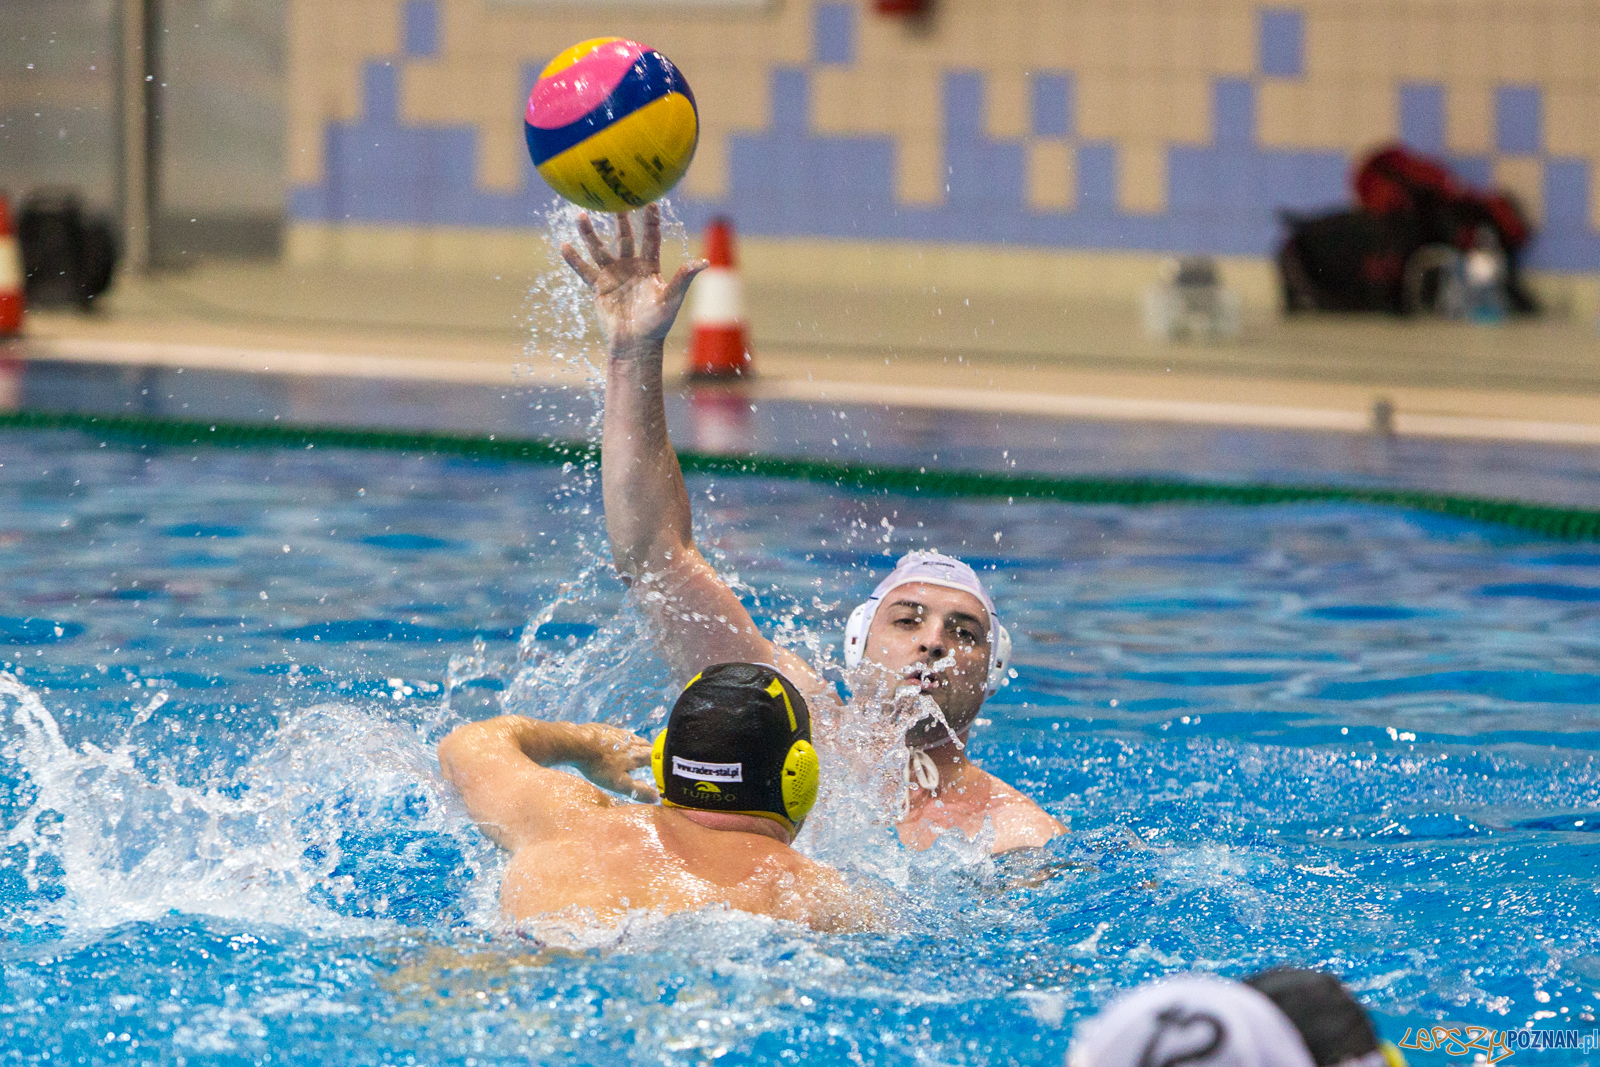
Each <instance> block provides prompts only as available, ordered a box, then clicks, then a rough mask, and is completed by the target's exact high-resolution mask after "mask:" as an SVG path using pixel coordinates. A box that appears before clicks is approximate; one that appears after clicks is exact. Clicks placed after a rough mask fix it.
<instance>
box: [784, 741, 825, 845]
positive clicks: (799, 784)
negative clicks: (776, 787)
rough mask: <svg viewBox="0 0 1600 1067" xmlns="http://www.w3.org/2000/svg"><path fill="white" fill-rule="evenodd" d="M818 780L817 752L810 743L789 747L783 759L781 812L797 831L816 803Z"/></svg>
mask: <svg viewBox="0 0 1600 1067" xmlns="http://www.w3.org/2000/svg"><path fill="white" fill-rule="evenodd" d="M818 778H819V774H818V764H817V750H816V749H814V748H812V747H811V742H809V741H796V742H795V743H794V744H792V745H790V746H789V754H788V755H787V756H785V757H784V758H783V810H784V811H785V812H787V813H788V815H789V821H790V822H792V823H794V825H795V829H797V830H798V829H799V828H800V824H801V823H802V822H805V818H806V815H807V813H809V812H810V811H811V805H813V804H815V803H816V802H817V781H818Z"/></svg>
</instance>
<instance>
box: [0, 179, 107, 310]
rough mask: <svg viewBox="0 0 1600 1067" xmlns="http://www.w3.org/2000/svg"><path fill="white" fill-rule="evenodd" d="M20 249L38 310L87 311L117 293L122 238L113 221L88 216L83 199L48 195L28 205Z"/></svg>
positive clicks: (20, 221) (20, 224)
mask: <svg viewBox="0 0 1600 1067" xmlns="http://www.w3.org/2000/svg"><path fill="white" fill-rule="evenodd" d="M17 243H18V244H20V245H21V246H22V270H23V276H24V278H25V279H26V280H25V282H24V286H25V289H26V291H27V295H28V303H29V305H31V306H33V307H68V306H73V305H76V306H77V307H80V308H83V309H85V310H87V309H88V308H91V307H93V306H94V300H95V298H96V297H98V296H99V295H100V294H101V293H104V292H105V291H106V290H107V289H109V288H110V287H111V278H112V275H113V273H115V271H116V266H117V234H116V230H115V229H114V228H113V227H112V225H111V221H110V220H109V219H107V218H105V217H103V216H100V215H86V214H85V213H84V210H83V203H82V201H81V200H79V199H78V195H77V194H76V193H74V192H71V191H70V190H61V189H46V190H42V191H40V192H36V193H33V194H32V195H30V196H29V197H28V198H27V199H26V200H24V201H23V203H22V210H21V212H20V213H19V214H18V218H17Z"/></svg>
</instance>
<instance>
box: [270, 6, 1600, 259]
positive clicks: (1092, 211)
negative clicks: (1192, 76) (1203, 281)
mask: <svg viewBox="0 0 1600 1067" xmlns="http://www.w3.org/2000/svg"><path fill="white" fill-rule="evenodd" d="M835 9H839V10H838V12H837V13H829V12H830V11H834V10H835ZM405 10H406V15H407V21H406V27H405V30H406V32H405V47H406V52H407V54H408V55H409V54H412V53H416V54H418V55H423V54H431V52H432V51H433V50H436V49H437V48H438V47H439V44H440V42H439V40H438V25H437V9H436V8H435V6H434V4H433V3H432V2H424V3H410V4H408V5H407V7H406V9H405ZM846 16H849V17H848V19H847V18H846ZM854 19H855V15H854V9H853V8H852V7H850V6H849V5H844V4H839V5H824V6H823V7H822V8H819V9H818V11H817V18H816V25H815V42H814V43H815V55H816V57H817V60H818V61H819V62H821V61H826V62H848V61H849V60H850V59H851V58H853V57H854V55H855V49H856V33H857V32H858V27H857V26H856V25H855V22H854ZM1267 26H1268V23H1267V22H1266V20H1263V23H1262V37H1263V52H1262V57H1261V60H1262V66H1263V68H1264V69H1266V70H1273V69H1276V70H1285V71H1286V70H1288V69H1289V68H1288V67H1287V66H1281V65H1279V59H1281V58H1282V57H1281V56H1280V57H1279V59H1274V58H1271V56H1272V54H1274V53H1271V52H1270V51H1269V50H1268V49H1267V48H1266V47H1265V46H1266V43H1267V39H1268V38H1269V37H1270V38H1273V39H1276V36H1275V35H1277V34H1287V33H1288V31H1287V30H1274V31H1272V33H1270V34H1269V33H1268V32H1267ZM1297 32H1299V33H1303V27H1302V28H1301V30H1300V31H1297ZM1273 47H1274V48H1278V47H1279V46H1278V45H1274V46H1273ZM400 62H403V60H401V59H395V60H379V61H374V62H370V63H368V64H367V65H366V67H365V68H364V70H363V72H362V84H363V101H362V110H361V114H360V117H359V118H357V119H356V120H355V121H353V122H349V123H338V122H336V123H331V124H329V125H328V126H327V128H326V130H325V133H324V153H325V166H324V174H325V177H324V179H323V180H322V181H321V183H319V184H317V185H312V186H299V187H296V188H294V189H293V190H291V193H290V197H289V210H290V215H291V217H292V218H293V219H296V220H299V221H305V222H338V221H346V220H348V221H352V222H366V223H379V224H393V225H419V224H445V225H459V226H483V227H519V226H529V225H537V224H539V222H540V220H541V218H542V216H543V214H544V212H545V210H546V209H547V208H548V207H549V205H550V204H551V202H552V197H553V194H552V193H551V192H550V190H549V189H548V188H547V187H546V186H545V185H544V183H543V182H542V181H541V180H540V179H539V178H538V176H537V174H536V173H535V172H534V170H533V168H532V165H531V164H530V163H528V162H527V161H526V159H524V163H523V166H524V173H525V175H526V181H525V183H524V185H523V186H522V188H520V189H519V190H517V191H515V192H512V193H500V192H492V191H485V190H482V189H480V188H479V187H478V186H477V184H476V181H475V176H476V171H477V153H478V130H477V128H476V127H474V126H470V125H460V126H453V125H431V126H424V125H415V126H408V125H405V124H403V123H401V121H400V118H399V112H400V108H399V73H400V67H399V65H398V64H399V63H400ZM542 67H543V63H530V64H528V65H526V66H524V67H523V68H522V82H523V84H522V88H523V90H524V92H526V90H528V89H530V88H531V87H532V84H533V81H534V79H535V78H536V77H537V74H538V71H539V70H540V69H542ZM813 69H814V68H812V67H809V66H804V67H787V68H777V69H774V70H772V71H771V72H770V74H769V78H770V90H771V118H770V122H769V123H768V126H767V128H766V129H765V130H763V131H760V132H750V133H739V134H733V135H731V136H730V137H729V138H728V142H727V153H726V154H727V161H728V182H727V188H728V190H729V191H728V193H727V195H726V196H724V197H722V198H719V199H715V200H709V199H697V198H694V197H691V196H687V195H685V194H683V193H681V192H680V193H679V194H678V195H676V196H675V197H674V203H675V205H676V208H677V210H678V213H679V215H680V216H681V217H682V218H683V219H684V221H685V222H686V223H687V224H689V225H690V226H691V227H698V226H700V225H703V224H704V222H705V221H706V220H707V219H708V218H710V217H711V216H712V215H715V214H729V215H731V216H732V217H733V218H735V219H736V220H737V221H738V223H739V224H740V226H741V229H742V230H743V231H744V232H746V233H748V234H752V235H766V236H777V237H785V236H794V237H799V236H813V237H832V238H852V237H857V238H872V239H880V240H912V241H930V242H979V243H990V244H993V243H1017V244H1026V245H1030V246H1043V247H1057V248H1098V249H1131V250H1148V251H1174V252H1201V251H1204V252H1216V253H1234V254H1247V255H1263V254H1269V253H1270V252H1271V251H1272V250H1273V248H1274V247H1275V245H1276V243H1277V241H1278V240H1279V239H1280V237H1281V224H1280V222H1279V219H1278V212H1279V210H1280V209H1289V210H1294V211H1302V212H1312V211H1318V210H1323V209H1328V208H1333V207H1336V206H1339V205H1343V204H1346V203H1348V201H1349V191H1348V184H1347V183H1348V171H1349V168H1350V165H1351V162H1352V160H1351V158H1350V157H1349V156H1348V155H1347V154H1345V153H1342V152H1335V151H1296V150H1284V149H1275V148H1269V147H1263V146H1262V145H1261V144H1260V140H1259V137H1258V134H1257V92H1258V88H1257V85H1256V83H1255V82H1254V81H1252V80H1250V79H1241V78H1218V79H1215V80H1214V81H1213V83H1212V92H1211V96H1212V106H1211V111H1212V125H1213V129H1214V137H1213V139H1212V143H1211V144H1209V145H1186V144H1172V145H1170V146H1169V147H1168V148H1167V189H1168V203H1167V207H1166V210H1165V211H1163V212H1161V213H1158V214H1131V213H1126V212H1124V211H1122V210H1121V209H1120V208H1119V206H1118V170H1119V165H1120V160H1119V151H1118V148H1117V146H1116V145H1115V144H1113V143H1110V142H1084V141H1074V147H1075V159H1076V171H1075V174H1074V180H1075V184H1076V187H1077V202H1076V206H1075V207H1074V208H1073V209H1072V210H1067V211H1044V210H1036V209H1033V208H1031V207H1029V205H1028V202H1027V197H1026V174H1027V167H1026V162H1027V151H1028V149H1027V143H1026V140H1025V139H1021V138H1016V139H994V138H991V137H990V136H989V135H988V133H987V129H986V122H985V115H986V106H987V101H986V98H987V94H988V80H987V75H985V74H984V73H982V72H980V71H976V70H955V71H949V72H947V73H946V75H945V77H944V79H943V84H942V87H941V96H942V104H941V107H942V119H943V134H944V145H945V158H944V164H945V181H946V182H947V183H948V192H947V193H946V195H945V198H944V202H943V203H941V204H938V205H934V206H922V205H908V204H902V203H900V202H898V200H897V198H896V195H895V189H896V144H895V141H894V139H893V138H891V137H887V136H869V135H860V136H841V135H822V134H818V133H816V132H814V131H813V124H812V119H811V91H812V87H811V78H812V70H813ZM1398 93H1399V100H1398V104H1399V113H1400V125H1401V132H1402V134H1403V136H1404V137H1405V139H1406V140H1408V141H1409V142H1410V143H1412V144H1413V145H1415V146H1416V147H1418V148H1421V149H1423V150H1425V151H1431V152H1442V150H1443V149H1444V147H1445V107H1446V106H1447V102H1448V101H1447V98H1446V94H1445V91H1444V90H1443V89H1442V88H1441V87H1440V86H1437V85H1430V84H1419V83H1413V84H1406V85H1403V86H1401V87H1399V90H1398ZM1029 94H1030V95H1029V107H1030V112H1031V114H1030V123H1031V131H1032V135H1033V136H1042V137H1054V138H1074V137H1075V135H1076V133H1077V125H1076V121H1075V120H1076V101H1075V83H1074V79H1073V77H1072V75H1071V74H1070V72H1062V71H1043V72H1038V73H1036V74H1034V75H1033V76H1032V78H1031V85H1030V90H1029ZM519 103H520V102H519ZM1495 104H1496V107H1495V117H1496V136H1497V142H1498V148H1499V150H1500V151H1501V152H1511V153H1519V154H1520V153H1530V154H1538V153H1540V152H1542V151H1543V145H1544V139H1543V136H1542V122H1543V101H1542V97H1541V96H1540V94H1539V92H1538V90H1537V89H1532V88H1530V87H1523V86H1509V87H1502V88H1501V89H1500V91H1499V92H1498V93H1497V94H1496V99H1495ZM511 106H512V107H513V108H516V107H517V106H518V105H517V104H512V105H511ZM1448 159H1449V162H1450V164H1451V165H1452V166H1453V167H1454V168H1455V169H1456V171H1457V173H1458V174H1459V175H1460V176H1461V177H1462V178H1463V179H1465V180H1467V181H1469V182H1472V183H1474V184H1478V185H1488V184H1490V183H1491V179H1492V176H1493V160H1492V159H1491V158H1490V157H1488V156H1453V157H1448ZM1591 171H1592V168H1591V166H1590V164H1589V163H1588V162H1587V161H1584V160H1575V159H1547V160H1545V203H1546V210H1547V213H1548V224H1547V225H1546V227H1545V228H1544V230H1543V232H1542V234H1541V235H1540V237H1539V238H1538V239H1537V241H1536V243H1535V245H1534V246H1533V248H1532V250H1531V254H1530V263H1531V264H1532V265H1533V266H1536V267H1545V268H1552V269H1562V270H1597V269H1600V234H1597V233H1596V232H1595V231H1594V230H1593V229H1592V228H1591V226H1590V223H1589V218H1590V206H1589V205H1590V196H1591V186H1590V183H1591V181H1592V180H1593V179H1592V173H1591Z"/></svg>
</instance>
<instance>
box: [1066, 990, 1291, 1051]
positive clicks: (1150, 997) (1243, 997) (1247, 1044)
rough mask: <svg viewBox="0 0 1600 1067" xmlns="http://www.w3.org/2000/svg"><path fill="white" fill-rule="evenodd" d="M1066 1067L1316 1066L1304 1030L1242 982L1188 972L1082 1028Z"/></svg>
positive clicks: (1135, 993) (1126, 1000)
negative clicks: (1297, 1027)
mask: <svg viewBox="0 0 1600 1067" xmlns="http://www.w3.org/2000/svg"><path fill="white" fill-rule="evenodd" d="M1067 1064H1068V1067H1165V1065H1177V1064H1184V1065H1185V1067H1314V1063H1313V1061H1312V1059H1311V1053H1310V1051H1309V1050H1308V1049H1307V1048H1306V1043H1305V1040H1304V1039H1303V1038H1302V1037H1301V1036H1300V1031H1298V1030H1296V1029H1295V1026H1294V1024H1293V1023H1292V1022H1290V1021H1289V1017H1288V1016H1287V1015H1285V1014H1283V1012H1281V1011H1279V1010H1278V1006H1277V1005H1276V1004H1274V1003H1273V1002H1272V1001H1271V1000H1269V999H1268V998H1267V997H1266V996H1265V995H1264V994H1262V993H1258V992H1256V991H1255V990H1254V989H1251V988H1250V987H1249V986H1247V985H1244V984H1243V983H1241V982H1230V981H1228V980H1226V979H1223V978H1217V977H1215V976H1212V975H1201V974H1185V975H1178V976H1177V977H1174V978H1169V979H1165V980H1163V981H1160V982H1155V983H1153V984H1151V985H1145V986H1140V987H1139V988H1138V989H1135V990H1134V991H1133V992H1132V993H1129V994H1128V995H1127V996H1125V997H1123V998H1122V999H1121V1000H1118V1001H1117V1002H1115V1003H1114V1004H1112V1005H1111V1006H1110V1007H1109V1008H1107V1009H1106V1010H1105V1011H1103V1012H1101V1013H1100V1014H1099V1015H1097V1016H1095V1017H1094V1018H1093V1019H1090V1020H1088V1021H1087V1022H1085V1023H1083V1024H1082V1026H1081V1027H1080V1029H1079V1032H1078V1033H1077V1034H1076V1035H1074V1037H1073V1040H1072V1051H1071V1053H1070V1054H1069V1055H1068V1057H1067Z"/></svg>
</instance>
